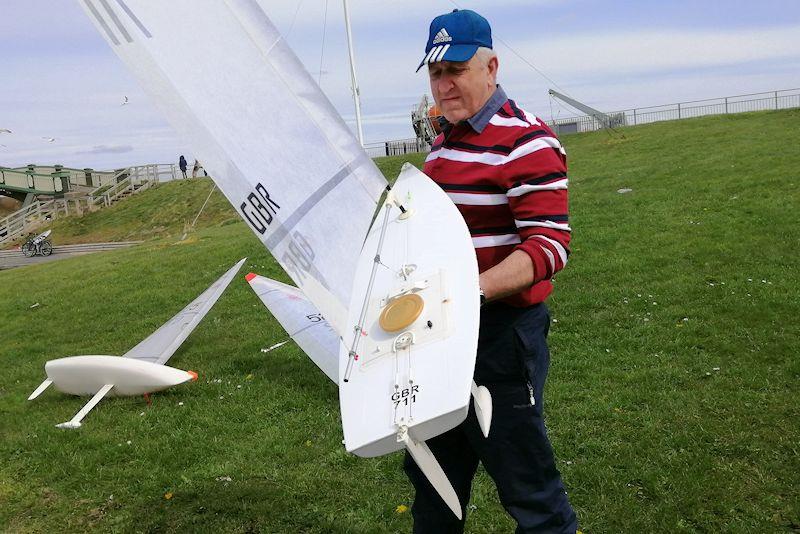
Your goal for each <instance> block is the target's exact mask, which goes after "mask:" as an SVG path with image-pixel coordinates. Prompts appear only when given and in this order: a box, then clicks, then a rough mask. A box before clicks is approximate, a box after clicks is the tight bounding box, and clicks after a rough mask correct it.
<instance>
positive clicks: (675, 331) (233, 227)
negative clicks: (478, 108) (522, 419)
mask: <svg viewBox="0 0 800 534" xmlns="http://www.w3.org/2000/svg"><path fill="white" fill-rule="evenodd" d="M799 124H800V111H785V112H774V113H759V114H745V115H732V116H727V117H712V118H704V119H695V120H687V121H680V122H672V123H661V124H653V125H649V126H643V127H636V128H627V129H624V130H622V131H621V132H622V134H623V135H624V137H623V135H612V136H610V135H608V134H606V133H602V132H598V133H593V134H585V135H577V136H570V137H566V138H565V139H564V143H565V145H566V147H567V151H568V154H569V158H570V200H571V225H572V227H573V229H574V238H573V253H572V256H571V257H570V262H569V265H568V266H567V268H566V269H565V270H564V271H563V272H562V273H559V275H558V276H557V280H556V282H555V285H556V290H555V293H554V295H553V297H552V298H551V300H550V307H551V312H552V315H553V318H554V323H553V325H552V329H551V335H550V344H551V350H552V353H553V354H552V367H551V374H550V379H549V382H548V390H547V392H546V398H547V413H548V425H549V428H550V435H551V438H552V441H553V443H554V447H555V450H556V452H557V456H558V460H559V467H560V469H561V471H562V474H563V476H564V480H565V483H566V485H567V488H568V491H569V494H570V498H571V500H572V502H573V504H574V506H575V508H576V509H577V511H578V514H579V517H580V521H581V525H582V530H583V531H584V532H585V533H600V532H604V533H605V532H607V533H618V532H632V533H641V532H753V533H761V532H784V531H793V530H797V529H798V528H800V499H799V497H800V495H799V494H800V492H799V491H798V488H797V473H798V472H800V458H799V455H798V446H797V443H798V441H799V440H800V427H798V424H797V421H798V420H800V409H798V403H797V398H798V379H800V360H798V357H797V355H798V352H799V349H800V342H799V341H798V339H800V326H798V321H797V319H796V318H797V317H798V316H799V315H800V299H798V298H797V294H798V289H799V288H798V277H797V272H798V255H797V252H796V250H797V248H798V245H800V224H798V222H797V221H796V220H795V219H794V217H793V214H794V213H795V212H796V211H797V208H798V207H800V193H799V192H798V188H800V177H798V174H797V169H798V168H800V150H798V149H797V147H798V146H800V129H799V128H798V125H799ZM404 159H409V160H411V161H413V162H414V163H416V164H420V163H421V162H422V159H423V156H422V155H415V156H412V157H409V158H387V159H384V160H381V161H380V162H379V165H380V166H381V168H382V169H383V170H384V172H385V173H386V174H387V175H389V176H392V177H393V176H394V175H396V173H397V170H398V169H399V165H400V163H401V162H402V161H403V160H404ZM620 188H630V189H632V191H631V192H629V193H626V194H620V193H618V192H617V190H618V189H620ZM209 189H210V183H208V182H205V181H189V182H177V183H175V184H165V185H163V186H161V187H159V188H158V189H155V190H153V191H148V192H146V193H144V194H142V195H141V196H139V197H136V198H134V199H131V200H127V201H125V202H123V203H120V204H119V205H118V206H117V207H114V208H112V209H111V210H107V211H105V212H98V213H96V214H93V215H91V216H87V217H84V218H83V219H72V220H65V221H60V222H59V223H58V224H60V225H63V226H61V227H60V228H59V229H58V232H59V233H60V234H61V235H62V236H70V239H72V238H74V239H76V240H77V239H84V238H85V239H86V240H87V241H88V240H92V241H93V240H101V239H98V236H102V237H104V239H105V238H107V239H141V238H145V239H149V240H148V241H147V242H146V243H144V244H142V245H139V246H137V247H134V248H130V249H125V250H118V251H113V252H107V253H101V254H94V255H89V256H84V257H79V258H73V259H68V260H63V261H59V262H54V263H48V264H41V265H36V266H32V267H26V268H20V269H14V270H10V271H2V272H0V318H1V320H2V330H0V339H2V343H0V371H2V373H1V374H0V375H1V376H2V377H3V378H2V380H0V459H2V461H0V531H7V532H41V531H56V530H58V531H94V532H131V531H137V532H156V531H159V532H162V531H201V532H220V531H224V532H365V533H366V532H403V531H405V532H408V531H410V528H411V518H410V514H409V513H408V512H405V513H403V512H402V508H401V509H400V510H401V511H400V512H398V508H397V507H398V506H399V505H406V506H410V504H411V499H412V491H411V488H410V485H409V483H408V482H407V481H406V479H405V477H404V475H403V473H402V471H401V456H400V455H392V456H388V457H384V458H379V459H371V460H365V459H359V458H355V457H352V456H349V455H347V454H346V453H345V452H344V450H343V447H342V446H341V443H340V440H341V429H340V426H339V415H338V399H337V391H336V388H335V386H334V385H333V384H331V383H330V382H329V381H328V380H327V379H326V378H325V377H324V376H323V374H322V373H321V372H319V371H318V370H317V369H316V368H315V367H314V366H313V365H312V364H311V363H310V362H308V361H307V359H306V357H305V356H304V355H303V354H302V353H301V352H300V351H299V349H298V348H297V347H295V346H293V345H291V344H288V345H285V346H284V347H282V348H281V349H278V350H275V351H273V352H271V353H269V354H263V353H261V352H260V349H261V348H262V347H266V346H270V345H272V344H274V343H276V342H278V341H281V340H283V339H284V336H285V334H284V333H283V332H282V331H281V329H280V326H279V325H278V324H277V323H276V322H275V321H274V320H273V319H272V318H271V317H270V315H269V313H268V312H267V311H266V310H265V309H264V308H263V306H262V305H261V303H260V302H259V301H258V299H257V297H256V296H255V295H254V294H253V293H252V292H251V290H250V289H249V287H248V286H247V284H246V282H245V281H244V279H243V276H240V277H239V278H238V279H237V280H236V281H234V283H233V284H232V285H231V287H230V288H229V290H228V291H227V292H226V294H225V295H223V297H222V298H221V299H220V301H219V302H218V303H217V305H216V306H215V308H214V309H213V310H212V311H211V312H210V314H209V315H208V317H207V318H206V319H205V320H204V321H203V323H202V324H201V325H200V326H199V327H198V329H197V330H196V331H195V333H194V334H193V335H192V336H191V337H190V338H189V339H188V340H187V342H186V343H185V344H184V346H183V347H182V348H181V350H180V351H179V352H178V353H177V354H176V355H175V356H174V358H173V359H172V360H171V363H172V364H173V365H175V366H176V367H180V368H184V369H194V370H197V371H198V372H199V373H200V380H199V381H198V382H196V383H194V384H190V385H185V386H180V387H177V388H173V389H172V390H169V391H167V392H164V393H161V394H158V395H154V396H153V397H152V405H147V404H146V403H145V401H144V400H143V399H141V398H127V399H109V400H105V401H103V403H102V404H101V405H100V406H99V407H98V408H97V409H95V411H94V412H93V413H92V414H90V415H89V417H88V419H87V420H86V424H85V425H84V427H83V428H82V429H80V430H79V431H73V432H71V431H62V430H59V429H56V428H55V427H54V426H53V425H54V424H55V423H58V422H61V421H64V420H67V419H69V418H70V417H71V416H72V415H73V414H74V413H75V412H76V411H77V410H78V409H79V408H80V406H82V404H83V403H84V402H85V399H78V398H74V397H67V396H64V395H61V394H58V393H57V392H53V391H48V392H47V393H45V394H44V395H43V396H42V397H40V398H39V399H37V400H36V401H34V402H32V403H29V402H27V401H26V400H25V399H26V398H27V396H28V394H30V392H31V391H32V390H33V389H34V388H35V387H36V386H37V385H38V384H39V383H40V382H41V380H42V379H43V377H44V372H43V364H44V362H45V361H47V360H48V359H51V358H55V357H60V356H67V355H74V354H87V353H88V354H98V353H99V354H121V353H124V352H125V351H126V350H128V349H129V348H130V347H132V346H133V345H134V344H136V343H137V342H138V341H140V340H141V339H142V338H143V337H144V336H146V335H147V334H149V333H150V332H151V331H152V330H153V329H154V328H156V327H158V326H159V325H160V324H162V323H163V322H164V321H165V320H167V319H168V318H169V317H171V316H172V315H173V314H174V313H175V312H177V311H178V310H179V309H180V308H182V307H183V306H184V305H185V303H187V302H188V301H190V300H191V299H192V298H194V297H195V296H196V295H197V294H199V293H200V292H201V291H202V290H203V289H205V288H206V287H207V286H208V285H209V284H210V283H211V282H212V281H213V280H215V279H216V278H217V277H218V276H219V275H220V274H221V273H222V272H224V271H225V269H227V268H228V267H229V266H230V265H232V264H233V263H234V262H235V261H236V260H238V259H239V258H241V257H243V256H248V257H249V259H248V262H247V264H246V266H245V268H244V269H243V271H242V274H244V273H245V272H247V270H253V271H256V272H259V273H261V274H264V275H267V276H272V277H277V278H279V279H282V280H284V281H286V280H287V279H286V277H285V275H283V273H282V272H281V270H280V269H279V267H278V266H277V265H276V263H275V262H274V261H273V260H272V258H271V257H270V256H269V254H268V253H267V252H266V250H264V249H263V247H262V246H261V245H260V244H259V243H258V241H257V240H256V238H255V237H254V236H253V235H252V233H251V232H250V231H249V230H248V229H247V228H246V227H245V226H244V224H243V223H241V222H240V221H239V220H238V219H237V218H236V217H235V214H234V213H233V211H232V210H231V209H230V207H229V206H228V205H227V204H226V203H225V201H224V199H223V198H222V197H221V196H220V197H216V196H215V197H212V198H213V199H214V200H213V201H212V203H211V204H210V209H209V208H207V211H206V215H204V217H207V219H206V218H201V220H200V222H199V223H198V230H197V231H196V233H193V234H192V237H191V238H190V239H189V240H187V241H186V242H183V243H181V244H176V242H177V239H178V238H179V237H180V234H181V233H182V232H183V229H184V227H183V225H184V223H185V222H186V221H189V222H190V221H191V218H192V217H193V216H194V214H195V213H196V211H197V209H198V208H199V206H200V204H201V203H202V201H203V200H204V199H205V197H206V195H207V194H208V191H209ZM215 195H216V194H215ZM115 210H116V211H115ZM89 217H94V218H96V221H100V222H102V224H93V225H87V224H85V221H86V220H87V219H88V218H89ZM97 228H103V229H102V230H96V229H97ZM55 233H56V231H55V230H54V234H55ZM35 303H39V306H37V307H35V308H31V306H32V305H33V304H35ZM471 504H473V505H474V506H475V508H474V509H472V510H471V511H470V514H469V517H468V520H467V529H468V531H470V532H510V531H512V530H513V525H512V524H511V522H510V521H509V520H508V518H507V517H506V516H505V513H504V512H503V510H502V508H501V507H500V506H499V504H498V502H497V498H496V496H495V494H494V487H493V485H492V483H491V481H490V480H489V479H488V478H487V477H486V475H485V474H484V473H483V472H482V471H481V472H479V475H478V478H477V480H476V483H475V486H474V490H473V500H472V502H471Z"/></svg>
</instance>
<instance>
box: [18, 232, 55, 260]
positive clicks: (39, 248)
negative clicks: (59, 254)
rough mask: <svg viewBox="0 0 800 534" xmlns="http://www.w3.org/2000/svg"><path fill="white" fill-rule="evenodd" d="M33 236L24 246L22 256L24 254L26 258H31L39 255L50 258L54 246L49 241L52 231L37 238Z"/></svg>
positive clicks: (29, 237)
mask: <svg viewBox="0 0 800 534" xmlns="http://www.w3.org/2000/svg"><path fill="white" fill-rule="evenodd" d="M31 235H32V234H31ZM31 235H29V236H28V239H27V240H26V241H25V243H23V245H22V254H24V255H25V257H26V258H31V257H33V256H35V255H37V254H39V255H40V256H49V255H50V254H52V253H53V244H52V243H50V240H49V239H47V237H48V236H49V235H50V230H48V231H46V232H44V233H42V234H39V235H37V236H36V237H31Z"/></svg>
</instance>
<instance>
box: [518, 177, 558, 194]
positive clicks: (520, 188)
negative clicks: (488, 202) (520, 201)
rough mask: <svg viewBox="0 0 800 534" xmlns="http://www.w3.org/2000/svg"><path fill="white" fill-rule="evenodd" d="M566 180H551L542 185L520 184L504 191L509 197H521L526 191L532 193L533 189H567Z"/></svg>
mask: <svg viewBox="0 0 800 534" xmlns="http://www.w3.org/2000/svg"><path fill="white" fill-rule="evenodd" d="M567 185H568V180H567V179H566V178H562V179H561V180H558V181H557V182H552V183H549V184H542V185H529V184H522V185H520V186H517V187H512V188H511V189H509V190H508V193H506V194H507V195H508V196H510V197H521V196H522V195H525V194H527V193H533V192H534V191H557V190H559V189H567Z"/></svg>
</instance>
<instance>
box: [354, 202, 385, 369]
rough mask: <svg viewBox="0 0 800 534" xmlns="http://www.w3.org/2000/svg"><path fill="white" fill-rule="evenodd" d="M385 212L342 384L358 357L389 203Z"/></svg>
mask: <svg viewBox="0 0 800 534" xmlns="http://www.w3.org/2000/svg"><path fill="white" fill-rule="evenodd" d="M384 209H385V210H386V212H385V215H384V218H383V226H382V227H381V235H380V238H379V239H378V250H377V251H376V252H375V259H374V260H373V263H372V272H371V273H370V275H369V283H368V284H367V291H366V293H365V294H364V302H363V303H362V305H361V313H360V315H359V318H358V324H357V325H356V326H355V328H354V333H353V343H352V345H350V351H349V353H348V359H347V367H346V368H345V371H344V377H342V381H343V382H349V381H350V373H351V372H352V370H353V362H354V361H355V360H356V358H357V357H358V342H359V340H360V339H361V333H362V332H363V331H364V320H365V319H366V317H367V308H368V306H369V301H370V299H371V298H372V290H373V288H374V286H375V275H376V271H377V270H378V263H380V258H381V252H383V241H384V238H385V237H386V229H387V226H388V223H389V215H390V214H391V210H392V206H391V204H390V203H388V202H387V203H386V207H385V208H384Z"/></svg>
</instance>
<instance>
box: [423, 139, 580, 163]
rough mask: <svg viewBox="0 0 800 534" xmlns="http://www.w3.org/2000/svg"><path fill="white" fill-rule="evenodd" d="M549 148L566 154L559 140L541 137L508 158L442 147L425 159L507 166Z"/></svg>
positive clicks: (516, 149)
mask: <svg viewBox="0 0 800 534" xmlns="http://www.w3.org/2000/svg"><path fill="white" fill-rule="evenodd" d="M548 148H555V149H557V150H558V151H560V152H561V153H562V154H566V152H564V148H563V147H562V146H561V143H559V142H558V139H556V138H555V137H539V138H537V139H533V140H532V141H528V142H527V143H525V144H524V145H520V146H518V147H517V148H515V149H514V150H513V151H512V152H511V153H510V154H509V155H508V156H504V155H502V154H492V153H490V152H464V151H463V150H455V149H453V148H444V147H442V148H441V149H439V150H437V151H436V152H431V153H430V154H428V157H427V158H426V159H425V161H426V162H427V161H433V160H435V159H437V158H444V159H449V160H450V161H460V162H464V163H484V164H486V165H505V164H506V163H509V162H512V161H514V160H516V159H519V158H521V157H523V156H527V155H528V154H533V153H534V152H538V151H539V150H545V149H548Z"/></svg>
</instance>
